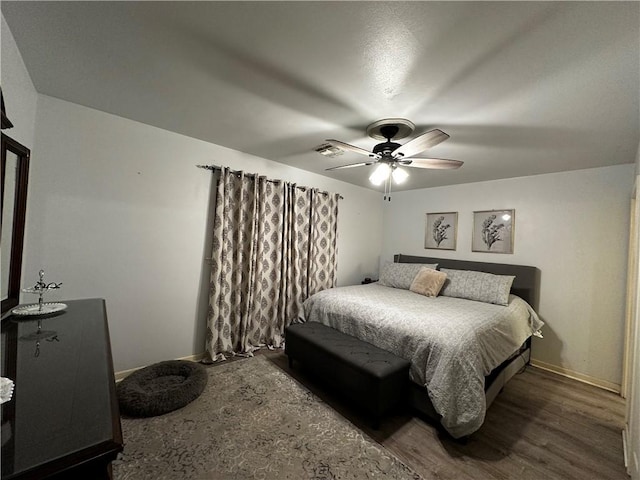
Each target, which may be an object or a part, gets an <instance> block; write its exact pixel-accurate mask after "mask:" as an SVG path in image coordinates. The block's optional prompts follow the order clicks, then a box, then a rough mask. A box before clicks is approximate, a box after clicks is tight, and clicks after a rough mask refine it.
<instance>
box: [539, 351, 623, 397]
mask: <svg viewBox="0 0 640 480" xmlns="http://www.w3.org/2000/svg"><path fill="white" fill-rule="evenodd" d="M531 365H532V366H534V367H536V368H540V369H542V370H546V371H548V372H553V373H557V374H558V375H562V376H563V377H568V378H571V379H573V380H578V381H579V382H582V383H587V384H589V385H593V386H594V387H599V388H602V389H604V390H608V391H610V392H613V393H617V394H618V395H619V394H620V385H619V384H617V383H613V382H608V381H607V380H602V379H600V378H595V377H592V376H590V375H585V374H584V373H579V372H575V371H573V370H569V369H568V368H564V367H558V366H556V365H551V364H550V363H545V362H541V361H540V360H535V359H533V358H532V359H531Z"/></svg>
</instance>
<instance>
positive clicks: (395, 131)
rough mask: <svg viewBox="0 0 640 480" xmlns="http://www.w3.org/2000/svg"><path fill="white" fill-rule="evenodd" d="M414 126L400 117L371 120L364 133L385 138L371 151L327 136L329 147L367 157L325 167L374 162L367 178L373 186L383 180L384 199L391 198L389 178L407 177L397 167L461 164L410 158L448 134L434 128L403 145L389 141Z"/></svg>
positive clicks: (401, 136) (436, 166)
mask: <svg viewBox="0 0 640 480" xmlns="http://www.w3.org/2000/svg"><path fill="white" fill-rule="evenodd" d="M415 128H416V127H415V125H414V124H413V123H412V122H410V121H409V120H406V119H404V118H385V119H383V120H378V121H377V122H374V123H372V124H371V125H369V126H368V127H367V135H369V136H370V137H371V138H375V139H377V140H386V141H385V142H382V143H379V144H377V145H376V146H375V147H373V151H371V152H370V151H368V150H365V149H364V148H360V147H356V146H354V145H350V144H348V143H344V142H341V141H339V140H333V139H328V140H326V142H327V143H328V144H329V145H331V146H332V147H335V148H338V149H341V150H346V151H349V152H354V153H359V154H360V155H366V156H367V157H369V158H370V160H368V161H366V162H359V163H351V164H348V165H340V166H338V167H331V168H327V169H326V170H327V171H328V170H339V169H342V168H354V167H364V166H367V165H378V166H377V167H376V169H375V170H374V171H373V173H372V174H371V176H370V177H369V180H370V181H371V183H373V184H374V185H382V184H383V183H384V184H385V200H386V199H387V195H388V197H389V200H391V179H393V181H394V182H395V183H398V184H399V183H402V182H404V181H405V180H406V179H407V178H408V177H409V173H408V172H407V171H406V170H404V169H403V168H400V167H412V168H431V169H455V168H459V167H460V166H461V165H462V164H463V163H464V162H461V161H459V160H446V159H442V158H425V157H414V155H417V154H419V153H421V152H424V151H425V150H426V149H428V148H431V147H434V146H436V145H438V144H439V143H441V142H444V141H445V140H446V139H447V138H449V135H447V134H446V133H444V132H443V131H442V130H439V129H437V128H436V129H433V130H429V131H428V132H425V133H423V134H422V135H418V136H417V137H415V138H414V139H412V140H409V141H408V142H407V143H405V144H404V145H400V144H399V143H395V142H393V141H392V140H394V139H395V140H399V139H401V138H405V137H407V136H409V135H411V134H412V133H413V131H414V130H415Z"/></svg>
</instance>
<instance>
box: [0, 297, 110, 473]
mask: <svg viewBox="0 0 640 480" xmlns="http://www.w3.org/2000/svg"><path fill="white" fill-rule="evenodd" d="M64 303H66V304H67V305H68V308H67V309H66V310H64V311H63V312H60V313H58V314H54V315H50V316H46V317H42V318H39V317H24V316H20V317H18V316H15V315H13V316H8V317H6V318H3V320H2V369H1V370H2V376H3V377H8V378H10V379H11V380H13V381H14V383H15V390H14V392H13V398H12V399H11V401H9V402H6V403H4V404H2V430H1V436H0V438H1V442H2V467H1V468H2V479H3V480H5V479H6V480H9V479H45V478H46V479H56V480H59V479H63V478H86V479H108V478H110V477H111V467H110V464H111V461H112V460H114V459H115V458H116V456H117V454H118V452H120V451H122V430H121V427H120V415H119V412H118V402H117V398H116V393H115V383H114V377H113V363H112V359H111V345H110V341H109V328H108V325H107V312H106V307H105V302H104V300H102V299H89V300H71V301H64Z"/></svg>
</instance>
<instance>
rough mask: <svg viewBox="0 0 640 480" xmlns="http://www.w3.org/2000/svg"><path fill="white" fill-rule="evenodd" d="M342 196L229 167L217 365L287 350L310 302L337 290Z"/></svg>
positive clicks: (214, 316) (217, 261)
mask: <svg viewBox="0 0 640 480" xmlns="http://www.w3.org/2000/svg"><path fill="white" fill-rule="evenodd" d="M338 198H339V195H337V194H327V193H324V192H319V191H318V190H317V189H309V188H303V187H298V186H296V185H295V184H289V183H286V182H281V181H272V180H267V179H266V178H265V177H259V176H257V175H256V176H253V175H245V174H244V173H243V172H232V171H230V170H229V169H228V168H223V169H222V170H221V172H220V177H219V179H218V185H217V192H216V205H215V214H214V215H215V216H214V227H213V245H212V255H211V260H212V261H211V281H210V284H209V312H208V319H207V345H206V347H207V352H208V353H209V355H210V357H211V360H213V361H215V360H219V359H224V358H225V356H224V354H225V353H227V354H248V355H250V354H251V352H253V351H254V350H255V349H257V348H259V347H261V346H273V347H280V346H282V343H283V340H284V336H283V333H284V328H285V326H287V325H289V324H290V323H291V321H293V320H294V319H296V318H297V317H298V314H299V312H300V309H301V306H302V302H304V301H305V300H306V299H307V298H308V297H309V296H310V295H313V294H314V293H316V292H319V291H320V290H324V289H326V288H331V287H334V286H335V283H336V246H337V218H338Z"/></svg>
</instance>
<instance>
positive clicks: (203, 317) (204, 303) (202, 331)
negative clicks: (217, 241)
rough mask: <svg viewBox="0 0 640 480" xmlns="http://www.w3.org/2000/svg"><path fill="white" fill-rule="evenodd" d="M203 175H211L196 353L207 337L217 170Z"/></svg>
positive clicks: (201, 271)
mask: <svg viewBox="0 0 640 480" xmlns="http://www.w3.org/2000/svg"><path fill="white" fill-rule="evenodd" d="M202 174H203V175H211V185H210V187H209V205H208V207H207V226H206V228H205V230H204V248H203V250H202V263H201V270H200V289H199V291H198V305H197V307H196V318H195V319H194V329H193V331H194V336H193V352H195V353H196V354H199V353H202V352H204V351H205V340H206V338H207V312H208V310H209V282H210V281H211V264H210V260H209V259H210V258H211V243H212V241H213V219H214V216H215V213H216V212H215V204H216V193H217V189H216V186H217V183H218V176H219V175H220V171H219V170H214V171H208V170H205V171H203V172H202Z"/></svg>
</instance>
